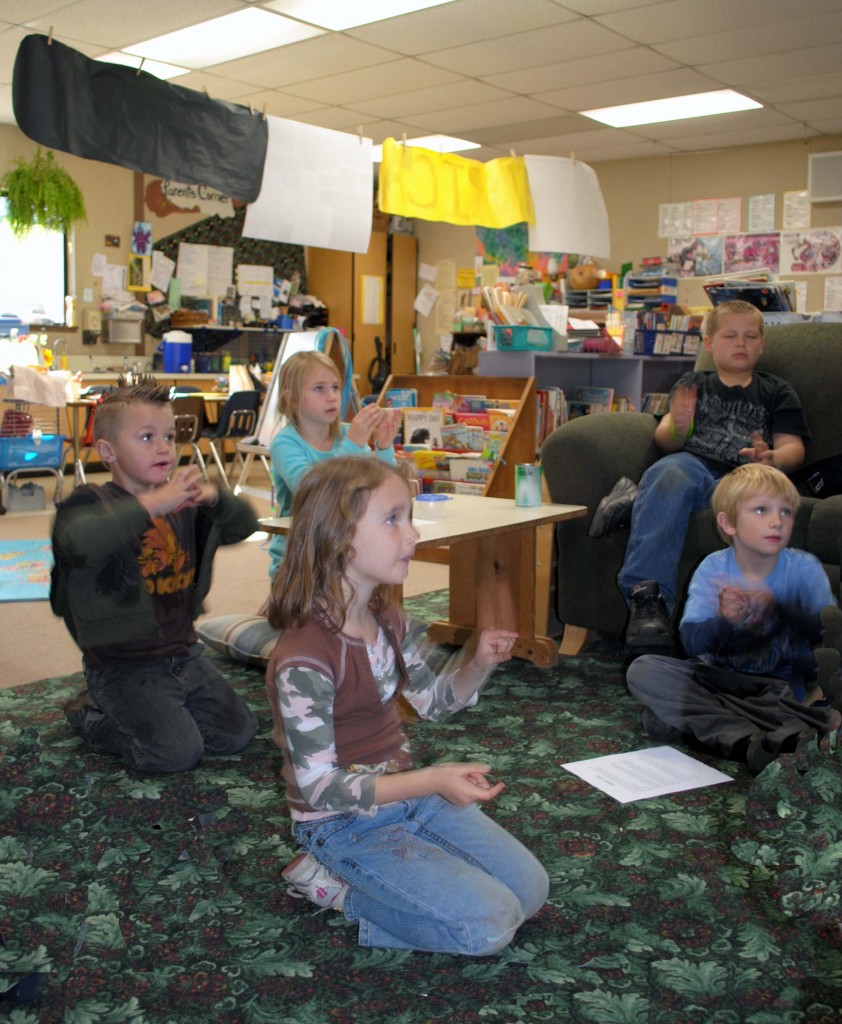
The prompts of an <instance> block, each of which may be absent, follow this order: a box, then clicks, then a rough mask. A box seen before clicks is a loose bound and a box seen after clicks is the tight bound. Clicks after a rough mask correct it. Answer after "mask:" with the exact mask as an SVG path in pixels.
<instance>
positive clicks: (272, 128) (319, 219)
mask: <svg viewBox="0 0 842 1024" xmlns="http://www.w3.org/2000/svg"><path fill="white" fill-rule="evenodd" d="M267 120H268V122H269V141H268V147H267V150H266V164H265V166H264V170H263V184H262V186H261V189H260V195H259V196H258V197H257V199H256V201H255V202H253V203H251V204H249V206H248V209H247V210H246V218H245V225H244V227H243V236H244V237H245V238H263V239H267V240H269V241H272V242H289V243H292V244H295V245H316V246H320V247H321V248H323V249H339V250H342V251H347V252H367V251H368V247H369V242H370V240H371V219H372V208H373V203H374V175H373V174H372V164H371V139H363V138H361V137H360V136H358V135H349V134H348V133H347V132H334V131H330V130H328V129H327V128H318V127H316V126H315V125H309V124H299V123H298V122H297V121H287V120H285V119H284V118H280V117H268V118H267Z"/></svg>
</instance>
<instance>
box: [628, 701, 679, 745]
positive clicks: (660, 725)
mask: <svg viewBox="0 0 842 1024" xmlns="http://www.w3.org/2000/svg"><path fill="white" fill-rule="evenodd" d="M640 724H641V725H642V726H643V731H644V732H645V733H646V735H647V736H649V737H650V738H651V739H653V740H658V741H659V742H660V743H668V744H669V745H670V746H674V745H675V744H679V745H680V746H682V747H689V746H690V739H691V737H690V736H688V735H687V733H686V732H682V731H681V730H680V729H676V728H675V726H672V725H669V724H668V723H667V722H665V721H664V720H663V719H662V718H658V716H657V715H656V714H655V712H654V711H653V710H652V709H651V708H644V709H643V711H642V712H641V713H640Z"/></svg>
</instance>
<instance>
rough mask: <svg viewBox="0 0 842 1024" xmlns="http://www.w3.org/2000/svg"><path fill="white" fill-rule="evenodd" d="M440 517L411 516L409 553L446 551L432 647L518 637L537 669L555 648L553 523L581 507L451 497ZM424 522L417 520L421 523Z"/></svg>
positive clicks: (274, 527)
mask: <svg viewBox="0 0 842 1024" xmlns="http://www.w3.org/2000/svg"><path fill="white" fill-rule="evenodd" d="M436 504H437V505H439V506H440V507H441V515H440V517H438V516H437V517H436V518H435V519H434V518H432V516H431V514H430V512H429V511H427V510H426V509H424V510H421V511H419V509H418V504H417V503H416V507H415V509H414V517H415V518H414V522H415V525H416V527H417V528H418V531H419V533H420V534H421V536H420V538H419V540H418V544H417V549H419V550H423V549H425V548H435V547H442V546H444V545H447V546H449V548H450V559H449V562H450V612H449V617H448V621H447V622H434V623H432V624H431V626H430V629H429V636H430V638H431V639H433V640H434V641H436V642H437V643H450V644H458V645H462V644H466V643H469V642H470V641H471V640H472V639H474V638H475V637H476V635H477V634H478V633H479V632H480V631H481V630H483V629H487V628H489V627H492V626H494V627H497V628H498V629H511V630H513V631H515V632H517V633H518V636H519V639H518V640H517V641H516V643H515V647H514V652H513V653H514V654H515V655H516V656H517V657H519V658H525V659H526V660H528V661H531V662H533V664H535V665H540V666H542V667H544V668H550V667H551V666H553V665H555V664H556V662H557V660H558V645H557V644H556V642H555V641H554V640H553V639H552V638H551V637H548V636H544V635H543V634H544V632H545V631H546V628H547V619H548V613H549V595H550V577H551V573H552V540H553V536H552V533H553V524H554V523H558V522H562V521H563V520H566V519H578V518H581V517H582V516H585V515H587V512H588V510H587V508H586V506H584V505H551V504H543V505H538V506H536V507H535V508H524V507H522V506H520V505H515V503H514V501H512V500H511V499H510V498H484V497H478V496H474V495H468V494H454V495H452V496H451V500H450V501H445V502H437V503H436ZM421 516H425V518H421ZM260 523H261V526H262V527H263V529H264V530H266V531H267V532H268V533H287V532H288V530H289V527H290V523H291V519H290V518H289V517H287V518H283V519H277V518H267V519H261V520H260Z"/></svg>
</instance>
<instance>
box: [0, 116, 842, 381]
mask: <svg viewBox="0 0 842 1024" xmlns="http://www.w3.org/2000/svg"><path fill="white" fill-rule="evenodd" d="M34 149H35V143H33V142H32V141H31V140H30V139H28V138H26V136H24V135H23V134H22V133H21V132H20V131H19V129H18V128H16V127H15V126H13V125H0V173H2V171H4V170H5V169H6V168H7V167H8V166H9V164H10V162H11V160H12V159H13V158H14V157H16V156H24V157H26V158H27V159H28V158H29V157H30V156H31V155H32V153H33V152H34ZM833 150H842V135H835V136H825V137H823V138H820V139H811V140H806V141H796V142H783V143H774V144H768V145H761V146H743V147H739V148H734V149H727V150H718V151H716V152H711V153H696V154H689V155H683V156H669V157H651V158H647V159H638V160H613V161H606V162H604V163H596V164H594V169H595V170H596V172H597V175H598V177H599V181H600V184H601V186H602V190H603V194H604V196H605V202H606V205H607V207H608V220H609V224H610V227H611V249H612V257H611V259H610V260H605V261H603V263H604V265H605V266H606V267H608V268H609V269H612V270H617V269H619V267H620V264H621V263H623V262H627V261H631V262H633V263H634V264H635V265H636V266H637V265H638V264H639V261H640V259H641V258H643V257H644V256H653V255H663V254H665V253H666V241H665V240H664V239H659V238H658V205H659V204H660V203H670V202H688V201H690V200H693V199H701V198H706V197H711V196H718V197H730V196H740V197H741V199H742V201H743V228H745V222H746V215H747V204H748V197H749V196H750V195H755V194H759V193H764V192H774V193H775V196H776V199H777V204H776V217H777V225H776V226H777V227H778V228H780V226H781V214H782V201H783V193H784V192H785V191H791V190H794V189H803V188H806V187H807V157H808V154H809V153H812V152H830V151H833ZM56 158H57V159H58V161H59V162H60V163H61V165H62V166H63V167H64V168H66V170H67V171H68V173H69V174H71V176H72V177H73V178H74V179H75V180H76V182H77V183H78V185H79V187H80V188H81V189H82V192H83V194H84V196H85V201H86V203H87V206H88V222H87V224H83V225H81V226H80V227H79V228H77V230H76V238H75V254H74V257H75V259H74V262H75V268H76V282H75V290H76V295H77V299H78V300H79V309H80V310H81V308H83V306H82V304H81V297H82V292H83V289H84V288H86V287H90V288H93V289H94V299H95V303H94V305H95V307H96V308H98V302H99V297H100V293H99V279H98V278H95V277H93V275H92V274H91V272H90V268H91V260H92V258H93V256H94V254H95V253H97V252H100V253H102V252H104V253H106V254H107V255H108V257H109V259H110V260H112V261H114V262H125V259H126V256H127V255H128V252H129V248H130V234H131V229H132V225H133V223H134V174H133V173H132V172H131V171H127V170H123V169H121V168H119V167H113V166H111V165H110V164H103V163H99V162H97V161H92V160H80V159H78V158H76V157H73V156H70V155H68V154H66V153H57V154H56ZM147 219H151V220H152V222H153V238H160V237H162V236H164V235H167V234H171V233H172V232H174V231H178V230H180V229H181V228H183V227H186V226H188V225H189V224H190V223H192V222H193V221H194V220H196V219H197V215H195V214H174V215H172V216H169V217H165V218H160V219H159V218H152V217H150V216H149V215H148V214H147ZM841 222H842V204H820V205H816V206H814V207H813V208H812V225H813V226H814V227H839V226H840V223H841ZM106 234H114V235H119V236H120V240H121V246H120V248H119V249H105V248H104V241H105V235H106ZM416 234H417V237H418V260H419V263H430V264H435V263H436V261H437V260H440V259H453V260H454V261H455V262H456V266H457V267H467V266H472V265H473V261H474V253H475V245H476V239H475V233H474V231H473V229H472V228H459V227H455V226H453V225H450V224H437V223H431V222H428V221H417V222H416ZM804 279H805V280H807V282H808V308H809V309H811V310H815V309H820V308H821V306H822V295H823V284H824V275H821V274H814V275H804ZM79 322H81V312H80V313H79ZM418 324H419V329H420V332H421V338H422V343H423V348H424V357H423V365H424V366H426V365H427V363H428V362H429V358H430V355H431V354H432V352H433V351H435V349H436V348H438V346H439V337H438V334H437V333H436V330H435V326H436V324H435V315H434V314H433V315H431V316H430V317H422V316H419V317H418ZM68 340H69V350H70V353H71V355H73V354H84V355H85V356H88V355H90V356H92V362H95V363H97V364H103V362H109V361H110V362H113V363H116V362H118V359H115V357H114V356H113V354H112V353H114V352H116V353H117V356H118V357H119V361H120V362H121V361H122V356H123V353H124V352H128V353H129V354H130V356H131V354H132V351H133V350H132V349H131V348H130V347H129V346H106V345H102V344H99V345H97V346H85V347H84V348H83V347H82V344H81V332H80V331H77V332H75V333H71V334H69V335H68ZM145 347H146V349H147V353H146V354H147V357H148V354H149V352H151V350H152V348H153V345H152V344H151V343H150V342H147V345H146V346H145ZM109 349H110V351H109Z"/></svg>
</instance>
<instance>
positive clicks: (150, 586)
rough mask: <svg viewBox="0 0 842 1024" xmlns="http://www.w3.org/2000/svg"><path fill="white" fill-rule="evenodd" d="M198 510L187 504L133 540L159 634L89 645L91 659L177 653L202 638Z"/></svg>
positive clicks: (92, 662) (100, 661)
mask: <svg viewBox="0 0 842 1024" xmlns="http://www.w3.org/2000/svg"><path fill="white" fill-rule="evenodd" d="M196 515H197V511H196V509H194V508H186V509H182V510H181V511H179V512H177V513H175V514H174V515H166V516H158V517H157V518H155V519H150V520H149V524H148V526H147V528H146V529H145V530H144V532H143V534H142V536H141V537H139V538H138V539H137V540H136V541H134V543H133V547H134V551H135V559H136V561H137V565H138V569H139V570H140V575H141V579H142V580H143V583H144V585H145V586H146V589H147V591H148V592H149V594H150V596H151V598H152V607H153V609H154V611H155V619H156V621H157V623H158V635H157V636H156V637H148V638H143V639H139V640H134V641H127V642H124V643H120V644H115V645H114V646H113V647H112V646H110V645H105V646H103V647H96V648H94V649H92V650H88V651H86V652H85V660H86V662H87V663H88V664H89V665H93V666H96V665H102V664H105V663H107V662H110V661H114V660H123V659H125V658H156V657H160V658H167V657H175V656H179V655H183V654H184V653H186V651H187V648H188V646H189V645H190V644H194V643H195V642H196V639H197V637H196V630H195V628H194V626H193V621H192V618H191V608H192V600H193V585H194V582H195V578H196V525H195V519H196Z"/></svg>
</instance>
